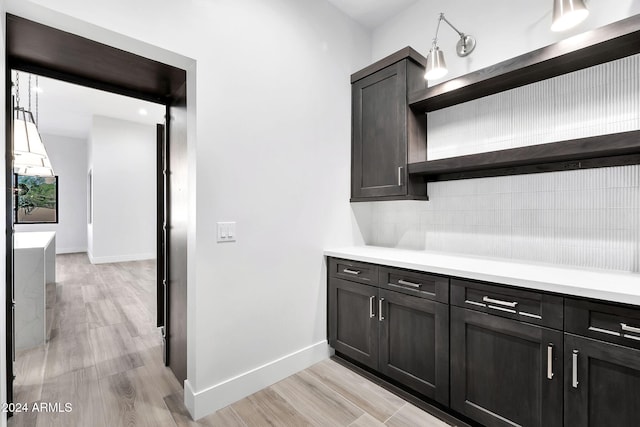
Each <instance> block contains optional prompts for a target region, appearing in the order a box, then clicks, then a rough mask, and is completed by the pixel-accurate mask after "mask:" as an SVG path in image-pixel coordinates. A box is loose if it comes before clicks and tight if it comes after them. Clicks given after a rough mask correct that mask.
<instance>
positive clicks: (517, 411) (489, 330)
mask: <svg viewBox="0 0 640 427" xmlns="http://www.w3.org/2000/svg"><path fill="white" fill-rule="evenodd" d="M450 310H451V358H450V367H451V407H452V408H453V409H455V410H457V411H459V412H461V413H463V414H465V415H467V416H469V417H470V418H473V419H475V420H476V421H479V422H481V423H482V424H484V425H487V426H513V425H523V426H545V427H547V426H560V425H562V389H563V383H562V377H563V375H562V371H563V366H562V362H561V361H562V352H563V346H562V333H561V332H559V331H555V330H551V329H547V328H543V327H540V326H536V325H531V324H528V323H523V322H518V321H515V320H511V319H505V318H501V317H497V316H493V315H489V314H485V313H481V312H477V311H473V310H467V309H461V308H458V307H451V308H450ZM549 348H551V352H550V356H551V359H550V360H551V363H549V357H548V356H549ZM549 372H552V373H553V375H552V376H551V379H549V378H548V376H549V375H548V374H549Z"/></svg>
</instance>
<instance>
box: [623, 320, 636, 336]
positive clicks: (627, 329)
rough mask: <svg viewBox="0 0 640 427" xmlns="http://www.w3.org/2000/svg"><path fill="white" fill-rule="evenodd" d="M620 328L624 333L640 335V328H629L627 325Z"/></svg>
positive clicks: (624, 324)
mask: <svg viewBox="0 0 640 427" xmlns="http://www.w3.org/2000/svg"><path fill="white" fill-rule="evenodd" d="M620 327H621V328H622V330H623V331H626V332H633V333H636V334H640V328H634V327H633V326H629V325H627V324H626V323H620Z"/></svg>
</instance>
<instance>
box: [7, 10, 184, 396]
mask: <svg viewBox="0 0 640 427" xmlns="http://www.w3.org/2000/svg"><path fill="white" fill-rule="evenodd" d="M6 59H7V61H6V63H7V73H6V74H7V81H6V93H7V97H6V100H5V109H6V112H7V114H6V124H7V126H6V128H7V134H6V154H7V156H6V158H7V163H6V164H5V170H6V179H7V181H6V182H7V187H8V188H7V190H8V191H7V192H6V207H7V211H6V225H7V231H8V234H7V242H6V244H7V247H6V251H7V252H6V253H7V276H6V287H7V292H6V295H7V300H6V308H7V355H6V357H7V383H8V384H7V391H8V400H7V401H8V402H15V399H14V396H13V379H14V374H15V373H16V372H15V366H14V364H13V363H12V360H13V359H14V350H15V346H14V339H15V338H16V333H15V324H16V322H15V317H14V316H15V303H16V300H15V296H16V291H15V288H16V283H15V279H16V273H17V272H18V271H17V265H15V263H16V261H17V258H16V257H14V238H13V237H14V231H15V225H16V224H15V221H14V219H15V211H14V209H12V205H13V204H14V203H15V195H14V193H13V185H12V184H13V182H14V179H15V177H16V176H15V175H14V173H13V172H14V164H13V160H12V154H13V136H14V135H13V131H12V125H13V117H12V116H13V111H14V105H13V104H12V99H11V93H12V91H11V77H12V73H11V72H10V70H18V71H19V72H25V73H32V74H37V75H39V76H43V77H42V78H45V77H46V78H51V79H55V80H58V81H63V82H68V83H74V84H77V85H81V86H84V87H89V88H93V89H101V90H105V91H108V92H111V93H115V94H119V95H125V96H129V97H133V98H135V99H137V100H144V101H150V102H154V103H156V104H161V105H162V106H163V107H164V110H165V117H166V122H165V124H164V126H162V125H161V126H158V127H157V128H156V129H155V137H156V138H157V140H156V146H155V147H154V149H155V151H154V153H153V154H152V155H149V154H147V160H151V163H154V165H155V166H156V168H157V171H158V173H156V175H155V179H156V185H157V189H158V191H157V192H156V196H157V197H156V200H155V207H154V208H151V211H150V212H148V214H150V215H148V216H149V217H150V218H151V219H155V220H156V221H155V222H156V227H155V235H156V239H157V247H156V258H157V261H156V264H155V265H154V264H153V263H146V264H145V262H144V261H141V262H140V263H141V264H139V265H135V266H132V265H131V264H129V265H126V266H123V265H119V266H114V264H109V263H107V264H102V262H105V261H113V260H114V259H109V258H108V256H103V258H102V259H98V258H100V254H102V252H98V251H97V250H96V246H92V245H93V243H96V242H91V243H89V242H88V244H87V247H88V248H91V249H89V250H90V251H91V257H92V258H93V261H94V262H95V261H98V262H97V263H94V264H92V263H91V262H89V261H88V259H87V260H82V259H80V258H78V257H75V258H74V256H65V257H66V258H64V259H63V262H62V264H63V265H64V267H65V268H67V269H68V270H73V269H77V270H78V271H80V272H81V274H80V276H82V275H83V274H84V277H83V280H85V282H86V283H90V282H91V283H92V284H96V282H105V281H108V282H110V283H120V284H121V285H120V286H117V288H120V290H121V293H119V292H113V291H111V292H110V295H109V298H102V299H103V300H104V301H103V302H102V304H99V303H96V304H89V305H88V306H87V305H86V302H85V300H86V301H87V302H89V301H91V299H94V300H95V301H98V300H100V295H102V296H105V293H106V292H101V291H107V289H108V288H106V287H102V288H100V287H94V288H89V287H88V285H87V288H86V289H80V290H79V291H78V290H77V289H76V290H71V289H72V287H69V288H68V289H69V290H67V291H64V292H67V293H69V295H57V292H56V296H60V297H61V298H60V300H59V302H63V303H64V302H66V301H68V300H74V299H75V300H77V297H80V298H81V299H82V300H83V302H85V315H87V316H89V317H88V318H89V319H93V320H95V321H96V322H95V323H97V324H100V321H105V323H109V322H113V319H114V318H115V319H117V316H118V315H120V316H122V315H124V316H125V317H127V316H129V317H131V318H135V317H136V310H135V308H134V307H126V305H127V304H126V301H127V299H126V298H127V292H130V291H131V289H130V288H127V286H126V285H125V286H122V282H119V280H122V279H124V280H125V282H126V280H127V278H128V279H129V280H132V281H142V282H144V281H145V280H147V281H148V279H149V277H150V276H151V274H150V273H151V271H153V272H154V273H156V274H155V280H153V279H152V281H154V282H155V283H154V285H155V288H156V297H155V298H147V299H146V301H145V302H146V303H147V304H152V305H153V307H155V308H156V314H157V319H156V325H154V326H158V327H161V328H162V329H161V330H162V335H161V338H160V339H161V340H162V344H163V348H164V349H165V351H164V353H165V357H164V363H165V364H166V365H167V366H169V368H170V369H171V371H172V372H173V374H174V375H175V377H176V378H177V380H178V384H181V383H182V382H183V381H184V379H186V223H183V222H180V221H183V219H180V221H177V220H176V219H174V218H173V217H172V215H171V212H172V211H174V210H176V209H182V210H184V209H185V208H186V191H185V190H186V188H185V186H186V185H185V182H186V180H185V179H184V178H185V176H186V173H187V170H186V167H187V165H186V155H185V153H186V72H185V71H184V70H181V69H178V68H175V67H173V66H170V65H166V64H162V63H159V62H156V61H153V60H150V59H147V58H143V57H140V56H138V55H135V54H132V53H129V52H125V51H123V50H120V49H116V48H113V47H110V46H107V45H104V44H100V43H97V42H95V41H92V40H89V39H86V38H82V37H80V36H77V35H74V34H70V33H66V32H63V31H60V30H57V29H54V28H52V27H48V26H44V25H42V24H38V23H36V22H33V21H29V20H26V19H24V18H20V17H16V16H13V15H7V58H6ZM100 121H101V120H97V121H94V122H95V123H94V125H97V126H98V127H99V126H100V123H99V122H100ZM102 121H104V120H102ZM102 125H104V123H102ZM103 127H104V126H103ZM107 127H108V126H107ZM111 127H112V128H113V123H111ZM116 127H117V126H116ZM107 139H108V138H107ZM111 139H112V140H113V139H117V138H111ZM107 151H108V150H107ZM122 151H126V149H124V150H117V149H114V148H113V147H111V152H110V154H119V155H120V156H121V158H120V159H121V161H120V162H119V163H125V161H124V159H125V158H126V156H127V155H129V156H131V154H130V153H129V154H127V153H126V152H124V153H123V152H122ZM94 154H97V153H94ZM104 156H105V155H104V154H102V155H101V156H100V157H101V159H102V157H104ZM148 157H151V159H149V158H148ZM94 158H96V157H95V156H94ZM116 163H117V162H116ZM53 167H54V169H55V167H56V166H55V164H53ZM162 172H164V173H162ZM122 175H126V174H123V172H122V171H121V170H120V171H115V172H113V175H112V176H111V177H109V176H107V177H106V180H107V181H108V180H109V179H112V180H116V179H120V178H122ZM125 179H126V177H125ZM82 181H83V185H85V186H86V187H85V188H86V189H87V190H89V189H90V190H91V191H87V193H90V194H91V195H90V198H91V199H90V200H93V201H94V202H95V201H96V200H98V199H97V197H99V194H98V183H99V182H104V181H105V176H103V177H101V178H100V177H99V175H98V168H97V165H88V168H87V171H86V173H85V176H84V177H83V180H82ZM59 185H60V186H62V185H63V183H62V181H60V183H59ZM101 191H104V188H103V189H102V190H101ZM111 196H112V200H111V204H112V205H113V204H116V205H117V203H118V202H119V201H121V200H123V199H124V195H123V194H122V193H121V194H120V195H119V194H118V193H117V192H116V194H111ZM86 206H87V216H86V218H85V219H83V222H85V221H86V224H87V230H88V231H93V232H95V231H96V228H97V227H98V215H99V210H98V209H97V208H98V206H96V204H92V203H90V201H89V200H88V201H87V205H86ZM128 208H130V209H133V210H135V207H131V206H129V207H128ZM125 209H126V208H125ZM149 209H150V208H144V210H149ZM131 216H132V217H133V212H131ZM131 222H134V221H133V220H132V221H131ZM150 222H153V221H150ZM87 237H88V240H90V239H92V238H93V237H96V236H95V235H92V233H88V234H87ZM123 239H126V237H123ZM129 243H130V245H131V244H133V241H130V242H129ZM93 267H96V268H97V270H95V271H97V272H98V273H95V271H94V270H92V268H93ZM134 270H135V272H134ZM67 273H68V271H64V268H61V276H62V278H63V280H66V278H67V277H71V276H67V275H66V274H67ZM95 274H97V276H95ZM92 275H94V278H95V277H99V279H96V280H93V279H92V278H91V277H90V276H92ZM72 280H73V279H72ZM98 284H99V285H100V284H105V283H98ZM76 285H77V283H76ZM146 285H149V283H147V284H146ZM81 286H82V285H81ZM81 286H80V287H81ZM76 287H78V286H76ZM65 289H66V288H65ZM126 289H129V290H128V291H127V290H126ZM137 290H138V291H139V292H142V294H140V295H144V292H146V291H145V286H139V287H138V288H137ZM78 292H79V293H78ZM74 294H77V295H74ZM85 294H86V295H85ZM140 295H137V296H136V298H138V299H140ZM129 296H130V297H132V294H129ZM111 297H113V298H115V300H110V302H105V301H108V300H109V299H110V298H111ZM118 299H120V301H121V302H123V304H120V305H119V306H118V305H116V302H118ZM149 300H150V301H149ZM95 301H94V302H95ZM56 302H58V301H56ZM118 307H119V311H118ZM79 316H81V315H80V314H79ZM110 316H111V318H112V320H111V321H109V320H108V318H109V317H110ZM72 317H73V316H70V318H72ZM54 321H55V320H54ZM71 323H73V322H71ZM80 323H83V322H80ZM135 323H136V322H135V321H134V322H129V323H126V322H123V323H122V324H121V326H119V327H112V328H111V330H110V331H107V330H106V329H105V330H103V331H101V332H100V333H102V334H103V336H101V335H100V333H96V332H94V333H93V337H92V338H91V343H92V344H93V345H94V347H96V348H99V350H98V352H99V353H100V357H102V356H103V355H106V356H105V360H100V362H104V363H103V366H102V367H101V368H99V367H98V366H97V365H96V366H95V367H94V368H93V370H92V369H89V370H88V371H87V370H86V369H85V368H86V366H83V368H82V369H76V370H71V371H70V372H72V373H73V375H83V378H88V379H89V380H91V379H92V375H94V374H97V373H98V372H99V371H102V374H105V375H106V374H108V372H109V370H110V369H116V371H117V370H118V369H117V367H118V366H127V365H126V364H127V363H129V364H130V365H131V366H133V365H136V364H138V363H140V360H135V359H136V358H135V356H131V355H129V354H121V355H116V354H112V355H111V356H109V351H110V350H112V349H113V348H114V345H113V344H114V343H115V342H119V340H120V341H122V340H123V336H126V335H124V334H125V333H129V334H131V333H134V334H135V333H139V332H140V331H137V330H136V325H135ZM86 324H87V328H89V325H88V324H89V322H88V321H87V322H86ZM67 326H69V327H71V328H73V326H72V325H67ZM104 326H109V325H104ZM52 331H53V328H52ZM58 332H60V330H58ZM80 335H81V334H79V333H76V334H70V336H71V337H73V338H72V339H71V345H72V348H73V345H74V343H75V344H78V337H79V336H80ZM50 337H51V336H50ZM74 340H75V341H74ZM110 342H111V344H112V345H109V343H110ZM48 351H49V350H48ZM52 353H55V351H54V352H52ZM94 353H95V352H94ZM61 354H66V353H61ZM67 356H68V357H66V358H61V359H60V360H61V362H60V363H59V364H58V365H60V364H62V365H63V366H64V364H65V363H67V364H68V363H75V362H73V360H74V359H73V358H74V357H76V358H79V359H83V358H84V357H85V356H84V355H83V354H82V351H81V350H80V351H78V352H76V353H75V355H74V352H73V350H70V351H69V353H68V354H67ZM140 358H141V356H138V359H140ZM94 361H95V354H94ZM84 362H85V360H83V361H82V363H81V364H80V365H85V363H84ZM123 364H124V365H123ZM160 364H161V365H162V361H161V362H160ZM154 366H155V365H154ZM143 367H144V366H143ZM52 369H53V368H52ZM53 372H55V369H53ZM147 374H148V372H147ZM98 375H100V374H98ZM106 377H109V378H112V377H114V378H115V376H114V375H106ZM67 380H70V379H67ZM76 380H77V378H75V377H74V378H73V379H71V381H76ZM128 380H129V381H133V382H135V381H139V380H140V378H137V377H136V378H128ZM141 383H144V381H141ZM74 384H75V382H74ZM89 384H92V383H91V382H89ZM106 384H107V385H101V387H107V389H109V387H116V388H117V386H118V385H117V384H111V383H108V382H107V383H106ZM93 385H95V384H93ZM93 389H94V388H91V387H90V388H89V389H87V390H86V393H83V394H81V395H79V396H78V399H82V398H84V397H86V396H90V394H91V390H93ZM105 393H106V392H105V391H104V390H102V394H103V395H105ZM61 399H62V397H61V396H60V395H58V400H61ZM62 400H64V399H62Z"/></svg>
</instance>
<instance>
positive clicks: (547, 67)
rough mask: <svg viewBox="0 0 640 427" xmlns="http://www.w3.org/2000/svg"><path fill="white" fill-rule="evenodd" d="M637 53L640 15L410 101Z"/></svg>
mask: <svg viewBox="0 0 640 427" xmlns="http://www.w3.org/2000/svg"><path fill="white" fill-rule="evenodd" d="M636 53H640V15H634V16H631V17H629V18H627V19H624V20H621V21H618V22H614V23H612V24H609V25H606V26H604V27H601V28H597V29H595V30H592V31H588V32H585V33H582V34H578V35H576V36H573V37H570V38H568V39H566V40H562V41H560V42H558V43H555V44H552V45H549V46H546V47H543V48H541V49H538V50H534V51H532V52H529V53H526V54H524V55H520V56H517V57H515V58H512V59H509V60H506V61H503V62H500V63H498V64H495V65H492V66H490V67H487V68H483V69H482V70H478V71H475V72H473V73H470V74H466V75H464V76H461V77H458V78H455V79H452V80H449V81H446V82H444V83H441V84H438V85H436V86H432V87H430V88H427V89H424V90H420V91H417V92H414V93H412V94H409V104H410V106H411V108H412V109H413V110H414V111H415V112H429V111H435V110H439V109H442V108H446V107H450V106H452V105H456V104H460V103H463V102H467V101H471V100H473V99H477V98H481V97H483V96H487V95H493V94H495V93H498V92H503V91H506V90H509V89H513V88H516V87H520V86H524V85H527V84H531V83H535V82H539V81H542V80H546V79H548V78H551V77H556V76H560V75H563V74H567V73H570V72H573V71H577V70H580V69H583V68H588V67H591V66H594V65H598V64H602V63H605V62H609V61H614V60H616V59H620V58H624V57H627V56H630V55H634V54H636ZM374 65H375V64H374ZM352 79H353V76H352Z"/></svg>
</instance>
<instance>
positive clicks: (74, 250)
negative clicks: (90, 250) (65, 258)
mask: <svg viewBox="0 0 640 427" xmlns="http://www.w3.org/2000/svg"><path fill="white" fill-rule="evenodd" d="M82 252H87V247H86V246H85V247H83V248H81V247H76V248H56V254H77V253H82Z"/></svg>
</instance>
